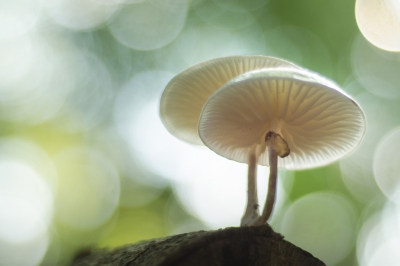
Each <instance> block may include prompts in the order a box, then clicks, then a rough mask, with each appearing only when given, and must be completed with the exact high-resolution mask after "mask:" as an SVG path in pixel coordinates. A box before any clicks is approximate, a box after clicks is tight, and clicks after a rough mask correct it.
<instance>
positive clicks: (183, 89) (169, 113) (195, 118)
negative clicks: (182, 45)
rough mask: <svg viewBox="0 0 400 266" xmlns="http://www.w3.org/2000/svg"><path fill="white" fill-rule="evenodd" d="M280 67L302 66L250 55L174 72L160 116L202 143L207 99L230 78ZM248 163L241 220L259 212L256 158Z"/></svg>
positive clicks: (176, 133) (179, 134)
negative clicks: (200, 124)
mask: <svg viewBox="0 0 400 266" xmlns="http://www.w3.org/2000/svg"><path fill="white" fill-rule="evenodd" d="M277 67H285V68H294V69H296V68H299V67H297V66H296V65H294V64H292V63H290V62H287V61H285V60H282V59H278V58H274V57H268V56H259V55H249V56H231V57H223V58H216V59H212V60H209V61H205V62H202V63H200V64H197V65H195V66H193V67H191V68H189V69H187V70H185V71H183V72H182V73H180V74H178V75H177V76H175V77H174V78H173V79H172V80H171V81H170V82H169V83H168V85H167V87H166V88H165V90H164V92H163V95H162V98H161V102H160V117H161V120H162V122H163V124H164V125H165V127H166V128H167V130H168V131H169V132H170V133H171V134H172V135H174V136H175V137H177V138H179V139H181V140H183V141H186V142H189V143H191V144H195V145H203V142H202V141H201V139H200V137H199V135H198V122H199V118H200V114H201V110H202V108H203V105H204V103H205V102H206V101H207V100H208V98H209V97H210V96H211V95H212V94H213V93H214V92H215V91H217V90H218V89H219V88H221V87H222V86H223V85H225V84H226V83H227V82H229V81H230V80H231V79H233V78H235V77H237V76H239V75H241V74H243V73H246V72H249V71H253V70H257V69H271V68H277ZM246 163H248V165H249V168H248V193H247V205H246V210H245V214H244V216H243V219H242V224H247V223H248V222H249V221H250V220H252V219H254V218H257V217H258V216H259V212H258V199H257V189H256V170H257V162H256V157H255V156H250V158H248V159H246Z"/></svg>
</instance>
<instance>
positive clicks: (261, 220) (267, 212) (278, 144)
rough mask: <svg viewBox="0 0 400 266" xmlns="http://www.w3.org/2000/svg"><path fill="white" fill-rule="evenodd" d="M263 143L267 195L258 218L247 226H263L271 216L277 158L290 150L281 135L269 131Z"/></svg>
mask: <svg viewBox="0 0 400 266" xmlns="http://www.w3.org/2000/svg"><path fill="white" fill-rule="evenodd" d="M265 142H266V143H267V146H268V159H269V182H268V194H267V199H266V201H265V205H264V209H263V212H262V214H261V216H260V217H258V218H256V219H254V220H251V221H250V223H248V224H247V225H250V226H252V225H263V224H265V223H266V222H267V221H268V219H269V217H270V216H271V213H272V210H273V209H274V205H275V198H276V185H277V176H278V156H279V157H281V158H284V157H286V156H288V155H289V153H290V149H289V146H288V144H287V142H286V141H285V140H284V139H283V138H282V137H281V135H279V134H277V133H275V132H273V131H269V132H268V133H267V135H266V136H265Z"/></svg>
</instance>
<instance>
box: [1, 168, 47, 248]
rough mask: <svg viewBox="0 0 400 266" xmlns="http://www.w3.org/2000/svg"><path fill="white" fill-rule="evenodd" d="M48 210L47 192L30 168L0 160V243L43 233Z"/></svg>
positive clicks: (13, 241)
mask: <svg viewBox="0 0 400 266" xmlns="http://www.w3.org/2000/svg"><path fill="white" fill-rule="evenodd" d="M52 207H53V199H52V193H51V190H50V188H49V187H48V184H46V182H44V180H43V179H42V178H41V177H40V176H39V174H38V173H37V172H36V171H35V170H34V169H32V168H31V167H29V166H27V165H25V164H23V163H20V162H15V161H3V160H1V161H0V240H3V241H8V242H12V243H15V242H16V243H21V242H28V241H30V240H32V239H34V238H36V237H38V236H41V235H43V234H45V233H46V232H47V230H48V227H49V223H50V219H51V217H52V216H51V214H52Z"/></svg>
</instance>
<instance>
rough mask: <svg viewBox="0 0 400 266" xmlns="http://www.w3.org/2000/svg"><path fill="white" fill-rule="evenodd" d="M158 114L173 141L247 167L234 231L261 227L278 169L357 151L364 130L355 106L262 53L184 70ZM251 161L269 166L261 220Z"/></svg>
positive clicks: (315, 78) (331, 87) (326, 83)
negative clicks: (240, 213) (206, 149)
mask: <svg viewBox="0 0 400 266" xmlns="http://www.w3.org/2000/svg"><path fill="white" fill-rule="evenodd" d="M160 116H161V120H162V122H163V123H164V125H165V127H166V128H167V130H168V131H169V132H170V133H171V134H172V135H174V136H175V137H177V138H179V139H181V140H183V141H186V142H189V143H192V144H196V145H203V144H204V145H206V146H207V147H209V148H210V149H211V150H213V151H214V152H216V153H217V154H219V155H221V156H224V157H226V158H228V159H231V160H234V161H237V162H241V163H247V164H248V191H247V206H246V210H245V213H244V215H243V217H242V220H241V226H252V225H263V224H265V223H266V222H267V220H268V218H269V217H270V214H271V212H272V210H273V206H274V202H275V193H276V184H277V171H278V170H277V169H278V166H279V167H282V168H287V169H305V168H312V167H317V166H322V165H326V164H329V163H331V162H333V161H335V160H337V159H339V158H341V157H342V156H344V155H346V154H348V153H350V152H351V151H352V150H353V149H354V148H355V147H357V146H358V144H359V143H360V141H361V139H362V136H363V135H364V132H365V118H364V114H363V112H362V110H361V108H360V107H359V106H358V105H357V103H356V102H355V101H354V100H352V99H351V98H350V97H349V96H347V95H346V94H345V93H344V92H343V91H342V90H341V89H340V88H339V87H338V86H337V85H336V84H335V83H334V82H332V81H330V80H328V79H325V78H323V77H321V76H319V75H317V74H316V73H313V72H310V71H308V70H305V69H303V68H300V67H298V66H296V65H294V64H292V63H290V62H287V61H284V60H281V59H278V58H273V57H268V56H232V57H224V58H217V59H213V60H210V61H206V62H203V63H200V64H198V65H195V66H193V67H191V68H189V69H187V70H185V71H183V72H182V73H180V74H178V75H177V76H175V77H174V78H173V79H172V80H171V81H170V82H169V83H168V85H167V87H166V88H165V90H164V93H163V95H162V98H161V103H160ZM278 157H279V158H278ZM258 164H260V165H265V166H270V176H269V184H268V195H267V199H266V203H265V206H264V209H263V211H262V214H261V215H260V214H259V209H258V207H259V205H258V197H257V183H256V181H257V180H256V178H257V177H256V175H257V165H258Z"/></svg>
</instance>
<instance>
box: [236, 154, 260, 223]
mask: <svg viewBox="0 0 400 266" xmlns="http://www.w3.org/2000/svg"><path fill="white" fill-rule="evenodd" d="M258 207H259V205H258V195H257V158H256V156H255V155H254V154H253V155H251V156H250V158H249V168H248V174H247V206H246V210H245V212H244V214H243V217H242V220H241V222H240V226H246V225H247V224H248V223H249V222H251V221H253V220H254V219H257V218H258V217H259V216H260V214H259V211H258Z"/></svg>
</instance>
